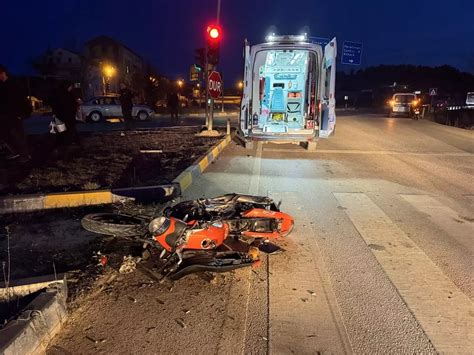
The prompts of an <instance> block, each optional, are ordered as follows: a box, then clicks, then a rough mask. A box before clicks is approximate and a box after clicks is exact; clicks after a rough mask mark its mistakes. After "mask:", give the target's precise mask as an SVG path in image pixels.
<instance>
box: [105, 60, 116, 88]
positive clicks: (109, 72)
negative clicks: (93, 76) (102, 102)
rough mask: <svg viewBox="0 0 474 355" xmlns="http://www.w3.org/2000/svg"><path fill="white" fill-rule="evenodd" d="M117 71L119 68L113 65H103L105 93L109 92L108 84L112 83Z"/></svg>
mask: <svg viewBox="0 0 474 355" xmlns="http://www.w3.org/2000/svg"><path fill="white" fill-rule="evenodd" d="M116 73H117V69H115V67H114V66H113V65H110V64H104V65H103V66H102V84H103V92H104V95H106V94H107V91H108V90H107V86H109V85H110V79H111V78H112V77H113V76H115V74H116Z"/></svg>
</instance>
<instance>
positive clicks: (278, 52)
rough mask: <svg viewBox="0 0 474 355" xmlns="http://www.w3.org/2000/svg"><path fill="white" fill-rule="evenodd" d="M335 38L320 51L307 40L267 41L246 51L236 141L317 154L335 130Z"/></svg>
mask: <svg viewBox="0 0 474 355" xmlns="http://www.w3.org/2000/svg"><path fill="white" fill-rule="evenodd" d="M336 54H337V45H336V38H334V39H332V40H331V41H330V42H329V43H328V44H327V45H326V46H325V47H324V48H323V47H322V46H321V45H319V44H315V43H311V42H310V41H309V40H308V37H307V36H306V35H300V36H276V35H271V36H268V37H267V41H266V42H265V43H262V44H256V45H253V46H250V45H249V43H248V42H247V41H245V46H244V87H243V93H242V101H241V107H240V122H239V137H240V139H241V140H242V141H243V143H244V145H245V146H246V147H251V146H252V143H253V142H254V141H258V140H264V141H277V142H292V143H303V144H304V145H305V146H306V147H307V148H308V149H309V150H313V149H315V148H316V141H317V139H318V138H327V137H329V136H331V135H332V134H333V133H334V130H335V127H336V112H335V106H336V100H335V96H334V91H335V83H336Z"/></svg>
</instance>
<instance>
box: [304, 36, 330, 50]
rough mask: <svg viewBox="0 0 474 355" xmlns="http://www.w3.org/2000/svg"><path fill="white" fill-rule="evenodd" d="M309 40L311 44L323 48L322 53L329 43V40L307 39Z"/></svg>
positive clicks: (322, 38) (319, 38) (320, 38)
mask: <svg viewBox="0 0 474 355" xmlns="http://www.w3.org/2000/svg"><path fill="white" fill-rule="evenodd" d="M309 40H310V41H311V43H314V44H319V45H320V46H321V47H323V51H324V47H325V46H326V45H327V44H328V43H329V42H330V41H331V40H330V39H329V38H324V37H309Z"/></svg>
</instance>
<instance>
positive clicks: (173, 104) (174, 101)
mask: <svg viewBox="0 0 474 355" xmlns="http://www.w3.org/2000/svg"><path fill="white" fill-rule="evenodd" d="M167 106H168V109H169V110H170V113H171V118H173V117H175V118H178V106H179V97H178V93H177V92H176V91H173V92H171V93H169V94H168V105H167Z"/></svg>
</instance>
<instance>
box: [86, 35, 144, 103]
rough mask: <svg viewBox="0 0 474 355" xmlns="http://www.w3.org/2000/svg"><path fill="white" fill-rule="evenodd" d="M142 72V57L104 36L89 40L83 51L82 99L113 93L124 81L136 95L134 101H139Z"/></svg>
mask: <svg viewBox="0 0 474 355" xmlns="http://www.w3.org/2000/svg"><path fill="white" fill-rule="evenodd" d="M110 68H112V69H113V70H112V69H110ZM146 71H147V65H146V62H145V61H144V60H143V58H142V57H141V56H139V55H138V54H136V53H135V52H134V51H133V50H131V49H130V48H128V47H127V46H125V45H123V44H122V43H120V42H118V41H116V40H114V39H112V38H110V37H107V36H99V37H96V38H93V39H91V40H90V41H88V42H87V43H86V45H85V51H84V78H83V92H84V96H85V98H86V99H87V98H90V97H93V96H97V95H102V94H104V93H107V94H114V93H117V92H118V91H119V84H120V83H121V82H124V83H125V84H127V85H128V86H129V87H130V89H131V90H132V91H133V92H134V93H135V94H136V95H137V96H136V99H137V101H143V100H144V97H145V85H146V84H145V81H146V74H147V73H146Z"/></svg>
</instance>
